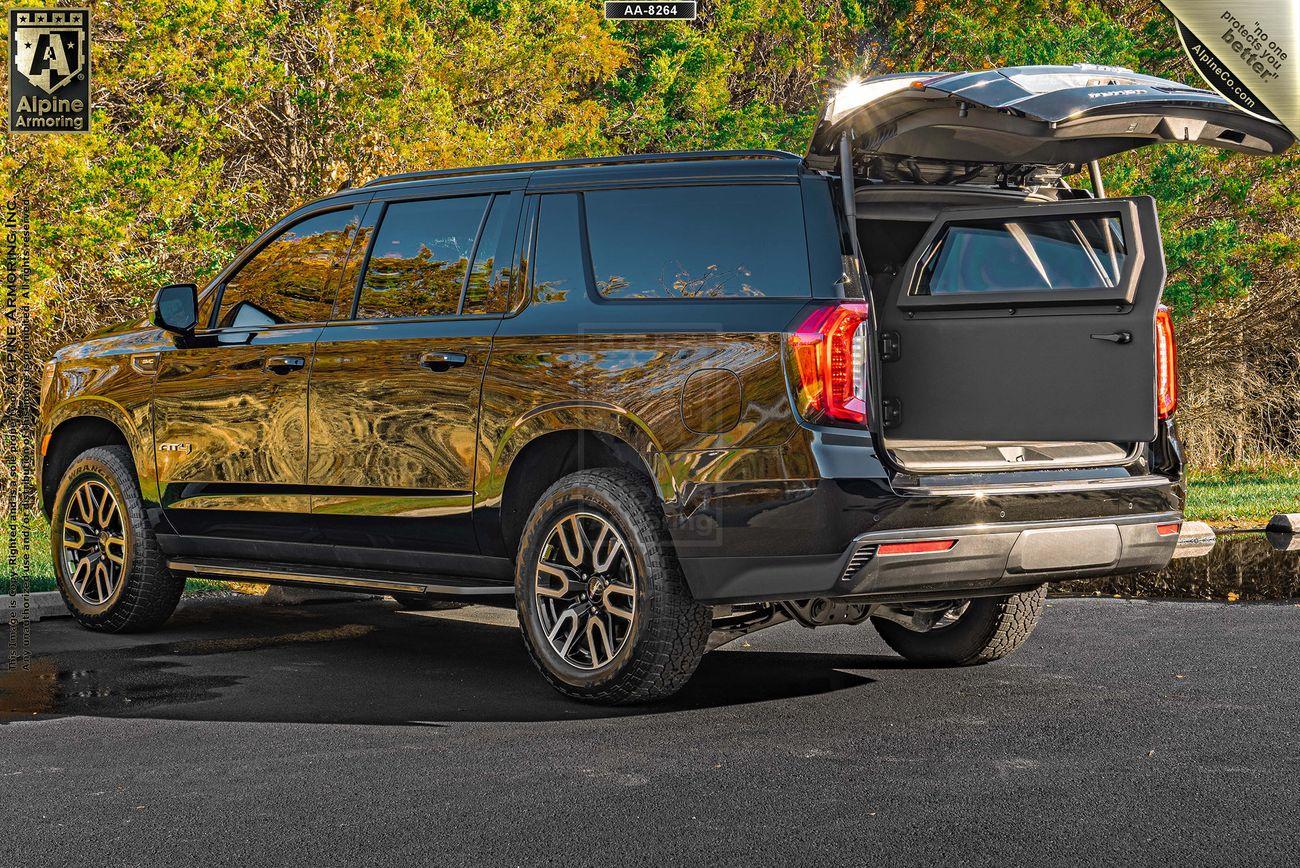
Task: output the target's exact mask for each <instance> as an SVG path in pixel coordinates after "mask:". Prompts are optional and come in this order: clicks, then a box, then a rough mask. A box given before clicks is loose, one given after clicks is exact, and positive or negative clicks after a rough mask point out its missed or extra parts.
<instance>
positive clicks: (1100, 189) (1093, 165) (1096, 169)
mask: <svg viewBox="0 0 1300 868" xmlns="http://www.w3.org/2000/svg"><path fill="white" fill-rule="evenodd" d="M1088 180H1090V181H1092V195H1093V196H1094V197H1096V198H1098V199H1105V198H1106V185H1105V184H1103V183H1102V182H1101V163H1100V162H1098V161H1097V160H1089V161H1088Z"/></svg>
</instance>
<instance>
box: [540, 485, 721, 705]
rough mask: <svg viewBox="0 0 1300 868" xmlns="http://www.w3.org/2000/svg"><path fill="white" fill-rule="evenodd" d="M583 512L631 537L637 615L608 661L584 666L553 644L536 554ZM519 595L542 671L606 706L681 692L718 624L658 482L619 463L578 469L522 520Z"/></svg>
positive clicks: (565, 688) (561, 686)
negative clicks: (692, 579)
mask: <svg viewBox="0 0 1300 868" xmlns="http://www.w3.org/2000/svg"><path fill="white" fill-rule="evenodd" d="M579 510H583V511H586V512H590V513H596V514H598V515H600V516H602V517H604V518H605V519H606V520H608V521H610V522H612V523H613V525H614V526H615V527H616V528H617V529H618V530H619V532H620V533H621V534H622V535H623V537H624V539H625V540H626V543H627V549H628V552H629V557H630V558H631V560H632V563H633V565H634V567H635V569H636V577H637V582H636V590H637V594H636V617H635V618H634V620H633V623H632V627H631V629H630V631H629V633H628V637H627V640H626V641H625V643H624V644H623V646H622V648H621V649H620V650H619V651H618V652H617V653H616V654H615V655H614V657H613V659H612V660H610V661H609V662H608V663H607V664H605V665H604V666H601V667H599V668H596V669H585V670H584V669H579V668H577V667H576V666H573V665H570V664H569V663H568V662H567V661H565V660H564V658H563V657H561V656H560V655H559V654H558V653H557V652H556V650H555V649H554V648H553V647H552V646H551V643H550V642H549V641H548V640H547V638H546V635H545V633H544V632H543V631H542V627H541V622H540V620H539V614H538V611H537V603H536V600H535V597H534V581H535V575H536V569H537V560H538V558H539V557H540V555H541V548H542V546H543V545H544V544H545V541H546V538H547V535H548V533H549V532H550V530H551V528H552V526H553V525H554V524H555V523H556V522H557V521H559V520H561V519H563V518H564V517H565V516H567V515H570V514H572V513H573V512H575V511H579ZM515 601H516V606H517V608H518V611H519V623H520V625H521V627H522V630H523V635H524V644H525V645H526V646H527V648H528V653H529V655H530V656H531V657H532V660H533V663H534V664H535V665H536V666H537V669H538V671H539V672H541V673H542V677H544V678H545V679H546V680H547V681H548V682H550V684H551V686H552V687H554V688H555V689H556V690H558V691H559V692H560V693H562V694H564V695H565V696H568V697H571V698H573V699H579V700H583V701H586V702H591V703H599V704H603V705H636V704H643V703H649V702H655V701H657V700H661V699H665V698H666V697H669V696H671V695H672V694H674V693H676V692H677V691H678V690H680V689H681V688H682V686H683V685H684V684H686V682H687V681H688V680H690V677H691V676H692V675H693V674H694V673H695V669H696V667H697V666H698V665H699V663H700V659H701V658H703V656H704V652H705V651H706V650H707V647H708V639H709V632H710V630H711V626H712V610H711V609H710V608H709V607H708V606H703V605H701V604H699V603H697V602H696V601H695V600H694V598H693V597H692V596H691V593H690V591H689V590H688V589H687V587H686V581H685V579H684V578H683V576H682V571H681V566H680V564H679V563H678V561H677V555H676V553H675V552H674V551H673V546H672V543H671V541H670V540H669V537H668V531H667V528H666V527H665V523H664V515H663V509H662V507H661V506H660V504H659V499H658V497H657V496H656V494H655V492H654V490H653V488H651V486H650V484H649V483H648V481H647V480H646V479H645V478H644V477H641V476H639V475H637V474H635V473H633V472H631V471H628V470H623V469H616V468H601V469H598V470H583V471H579V472H577V473H572V474H570V475H568V476H566V477H564V478H563V479H561V480H559V481H558V482H556V483H555V484H554V485H552V486H551V487H550V488H549V489H547V490H546V492H545V493H544V494H542V497H541V499H540V500H539V501H538V502H537V505H536V506H535V507H534V508H533V511H532V514H531V515H530V516H529V518H528V522H527V524H526V525H525V526H524V530H523V535H522V540H521V542H520V547H519V554H518V557H517V558H516V567H515Z"/></svg>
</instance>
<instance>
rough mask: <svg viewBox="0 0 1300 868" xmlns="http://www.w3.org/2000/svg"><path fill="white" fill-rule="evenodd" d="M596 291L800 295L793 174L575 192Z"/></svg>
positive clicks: (802, 253)
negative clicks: (784, 180) (783, 179)
mask: <svg viewBox="0 0 1300 868" xmlns="http://www.w3.org/2000/svg"><path fill="white" fill-rule="evenodd" d="M583 198H584V201H585V204H586V210H587V237H588V240H589V241H590V244H591V264H592V268H593V270H594V272H595V278H596V290H597V291H598V292H599V293H600V294H601V295H602V296H604V297H605V298H611V299H616V298H619V299H621V298H760V297H768V298H772V297H775V298H806V297H809V296H811V295H812V287H811V284H810V282H809V277H808V245H807V239H806V237H805V235H804V225H803V200H802V199H801V197H800V195H799V187H798V186H797V185H793V184H780V185H778V184H749V185H735V186H725V187H724V186H699V187H660V188H656V189H646V190H597V191H591V192H588V193H584V194H583Z"/></svg>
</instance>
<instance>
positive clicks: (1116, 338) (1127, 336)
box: [1089, 332, 1133, 344]
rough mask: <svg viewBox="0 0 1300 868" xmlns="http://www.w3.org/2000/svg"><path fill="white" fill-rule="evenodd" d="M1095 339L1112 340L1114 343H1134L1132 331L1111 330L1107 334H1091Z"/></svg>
mask: <svg viewBox="0 0 1300 868" xmlns="http://www.w3.org/2000/svg"><path fill="white" fill-rule="evenodd" d="M1089 337H1090V338H1092V339H1093V340H1094V341H1110V342H1111V343H1112V344H1131V343H1133V333H1132V332H1111V333H1110V334H1106V335H1089Z"/></svg>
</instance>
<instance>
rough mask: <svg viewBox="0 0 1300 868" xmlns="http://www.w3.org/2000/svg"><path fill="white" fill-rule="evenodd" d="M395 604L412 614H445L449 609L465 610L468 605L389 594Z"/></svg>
mask: <svg viewBox="0 0 1300 868" xmlns="http://www.w3.org/2000/svg"><path fill="white" fill-rule="evenodd" d="M388 596H390V597H392V598H393V600H394V602H396V603H397V605H398V606H399V607H400V608H402V609H406V610H408V611H411V612H445V611H447V610H449V609H463V608H465V606H467V605H468V603H455V602H452V601H451V600H435V599H433V598H432V597H425V596H423V595H421V594H389V595H388Z"/></svg>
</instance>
